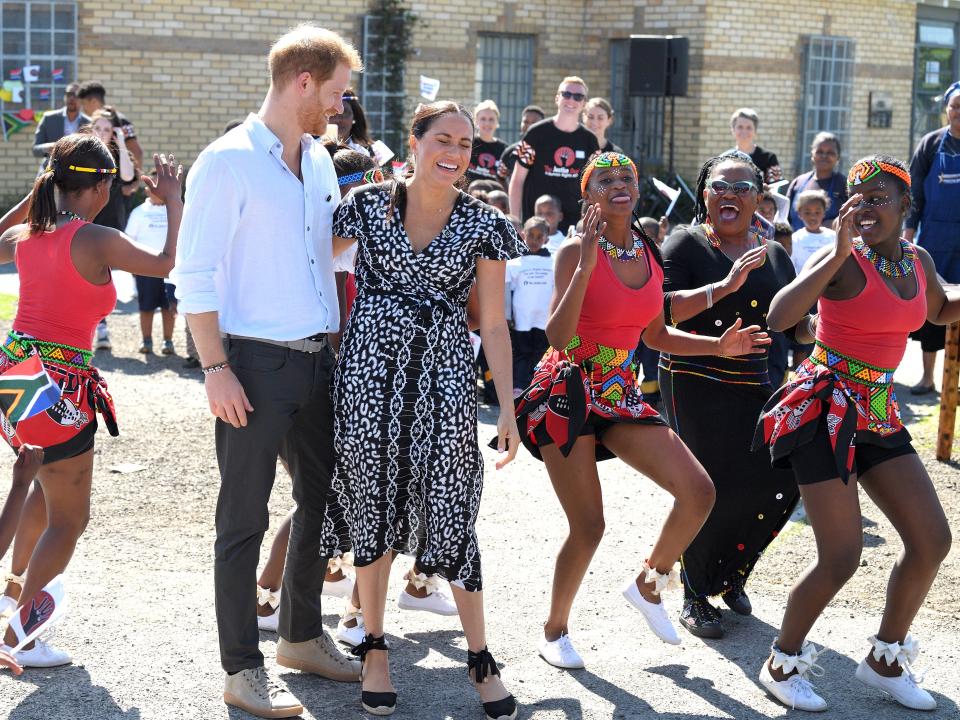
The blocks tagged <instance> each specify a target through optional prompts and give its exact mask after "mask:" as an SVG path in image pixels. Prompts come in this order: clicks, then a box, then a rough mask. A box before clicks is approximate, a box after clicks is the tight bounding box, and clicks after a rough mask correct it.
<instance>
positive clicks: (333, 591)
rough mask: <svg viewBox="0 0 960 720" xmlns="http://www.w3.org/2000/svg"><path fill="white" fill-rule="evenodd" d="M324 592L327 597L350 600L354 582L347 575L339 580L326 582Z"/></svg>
mask: <svg viewBox="0 0 960 720" xmlns="http://www.w3.org/2000/svg"><path fill="white" fill-rule="evenodd" d="M322 592H323V594H324V595H326V596H327V597H336V598H350V596H351V595H353V580H352V579H350V578H348V577H347V576H346V575H344V576H343V577H342V578H340V579H339V580H324V581H323V591H322Z"/></svg>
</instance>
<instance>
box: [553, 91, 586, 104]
mask: <svg viewBox="0 0 960 720" xmlns="http://www.w3.org/2000/svg"><path fill="white" fill-rule="evenodd" d="M560 97H562V98H563V99H564V100H575V101H577V102H583V101H584V100H586V99H587V96H586V95H584V94H583V93H575V92H570V91H569V90H561V91H560Z"/></svg>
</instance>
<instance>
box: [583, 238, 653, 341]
mask: <svg viewBox="0 0 960 720" xmlns="http://www.w3.org/2000/svg"><path fill="white" fill-rule="evenodd" d="M636 242H640V241H639V239H638V240H636ZM644 257H645V261H646V263H647V267H648V268H649V269H650V277H649V278H647V282H646V283H644V285H643V287H641V288H638V289H636V290H634V289H632V288H629V287H627V286H626V285H624V284H623V281H622V280H621V279H620V278H618V277H617V274H616V273H615V272H614V271H613V267H612V265H611V263H612V262H618V261H615V260H612V259H611V258H610V256H609V255H607V254H606V253H602V252H599V251H597V266H596V268H594V271H593V274H592V275H591V276H590V283H589V284H588V285H587V292H586V295H585V296H584V298H583V307H582V308H581V310H580V320H579V321H578V322H577V335H579V336H580V337H583V338H589V339H590V340H593V341H594V342H598V343H600V344H601V345H606V346H608V347H612V348H618V349H621V350H633V349H634V348H636V347H637V345H638V344H639V342H640V336H641V335H642V334H643V331H644V330H646V328H647V325H649V324H650V321H651V320H653V318H655V317H656V316H657V314H658V313H662V312H663V268H661V267H660V265H659V263H657V261H656V260H653V259H652V258H651V257H650V251H649V250H648V249H647V248H646V247H644Z"/></svg>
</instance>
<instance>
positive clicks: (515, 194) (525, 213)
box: [510, 76, 600, 233]
mask: <svg viewBox="0 0 960 720" xmlns="http://www.w3.org/2000/svg"><path fill="white" fill-rule="evenodd" d="M556 101H557V114H556V115H554V116H553V117H552V118H547V119H546V120H542V121H541V122H538V123H536V124H535V125H533V126H531V127H530V129H529V130H527V132H526V133H525V134H524V136H523V139H522V140H521V141H520V146H519V147H518V148H517V164H516V166H515V167H514V171H513V175H512V176H511V177H510V211H511V213H512V214H513V215H516V216H517V217H519V218H520V219H521V221H524V220H526V219H527V218H529V217H532V216H533V215H535V214H536V213H535V212H534V204H535V203H536V200H537V198H539V197H540V196H541V195H554V196H556V197H558V198H560V203H561V204H562V205H563V219H562V220H561V221H560V225H559V229H560V231H561V232H563V233H566V232H567V228H568V227H570V226H571V225H576V224H577V221H578V220H579V219H580V180H579V177H580V171H581V170H582V169H583V168H584V166H586V164H587V161H588V160H589V159H590V157H591V156H592V155H593V154H594V153H596V152H598V151H599V150H600V145H599V143H598V142H597V136H596V135H594V134H593V133H592V132H590V131H589V130H587V129H586V128H585V127H584V126H583V125H581V124H580V115H581V114H582V113H583V108H584V105H585V104H586V101H587V85H586V83H585V82H584V81H583V80H582V79H580V78H579V77H576V76H569V77H565V78H564V79H563V82H561V83H560V87H559V88H558V89H557V97H556Z"/></svg>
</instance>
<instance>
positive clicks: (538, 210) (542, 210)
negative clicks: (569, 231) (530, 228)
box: [533, 195, 567, 253]
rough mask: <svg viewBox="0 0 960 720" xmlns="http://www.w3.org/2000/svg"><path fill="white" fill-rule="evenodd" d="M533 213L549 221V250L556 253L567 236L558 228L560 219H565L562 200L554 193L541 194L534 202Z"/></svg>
mask: <svg viewBox="0 0 960 720" xmlns="http://www.w3.org/2000/svg"><path fill="white" fill-rule="evenodd" d="M533 214H534V215H535V216H536V217H539V218H543V219H544V220H546V221H547V226H548V227H549V228H550V232H549V233H548V234H547V250H549V251H550V252H551V253H555V252H556V251H557V250H559V249H560V246H561V245H563V241H564V240H566V239H567V238H566V236H565V235H564V234H563V233H562V232H560V231H559V230H557V227H558V226H559V225H560V221H561V220H563V205H561V204H560V200H559V198H557V197H554V196H553V195H541V196H540V197H538V198H537V201H536V202H535V203H534V204H533Z"/></svg>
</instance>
